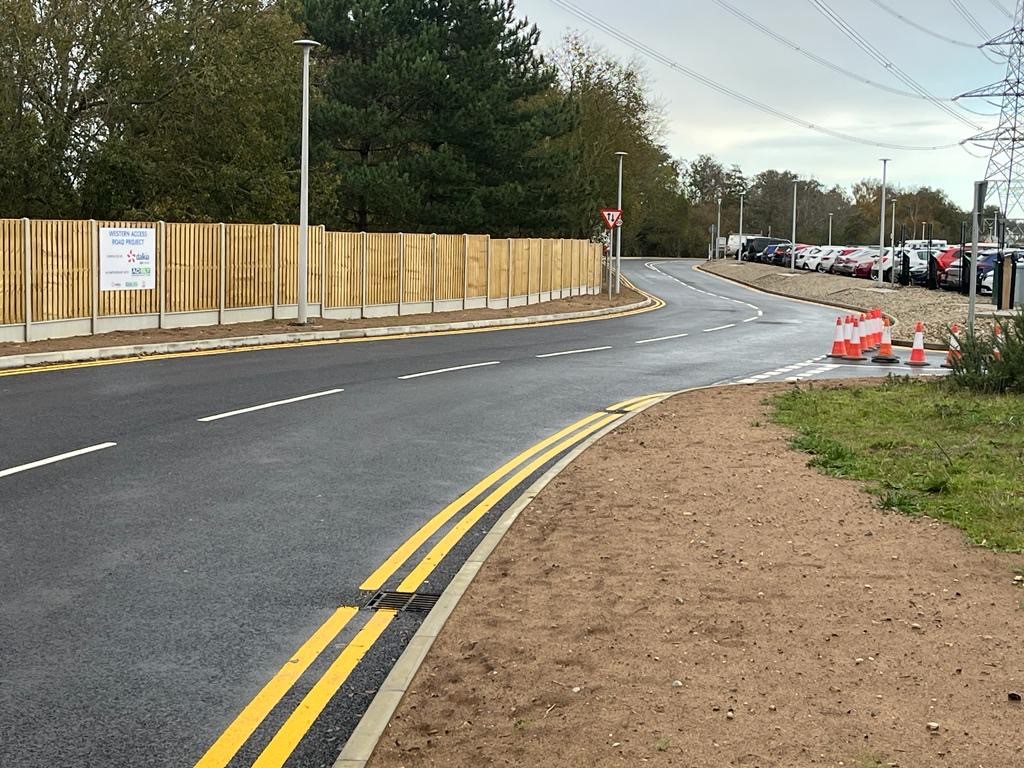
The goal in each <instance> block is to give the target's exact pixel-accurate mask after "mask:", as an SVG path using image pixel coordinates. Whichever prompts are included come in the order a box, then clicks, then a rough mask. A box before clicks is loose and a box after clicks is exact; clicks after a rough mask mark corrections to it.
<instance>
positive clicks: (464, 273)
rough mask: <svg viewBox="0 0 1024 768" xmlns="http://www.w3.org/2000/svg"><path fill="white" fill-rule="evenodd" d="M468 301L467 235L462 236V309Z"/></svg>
mask: <svg viewBox="0 0 1024 768" xmlns="http://www.w3.org/2000/svg"><path fill="white" fill-rule="evenodd" d="M467 301H469V235H463V236H462V308H463V309H465V308H466V302H467ZM484 306H486V304H485V305H484Z"/></svg>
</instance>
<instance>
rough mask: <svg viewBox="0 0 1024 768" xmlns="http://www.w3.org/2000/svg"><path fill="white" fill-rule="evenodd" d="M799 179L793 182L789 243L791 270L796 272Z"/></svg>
mask: <svg viewBox="0 0 1024 768" xmlns="http://www.w3.org/2000/svg"><path fill="white" fill-rule="evenodd" d="M799 183H800V181H799V180H797V181H794V182H793V237H792V240H791V241H790V244H789V271H790V272H796V188H797V185H798V184H799Z"/></svg>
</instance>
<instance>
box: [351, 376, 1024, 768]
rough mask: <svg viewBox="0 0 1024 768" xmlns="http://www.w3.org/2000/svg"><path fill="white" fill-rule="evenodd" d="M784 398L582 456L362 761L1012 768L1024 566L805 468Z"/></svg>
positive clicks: (708, 395) (745, 393) (677, 405)
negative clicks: (786, 425) (776, 407)
mask: <svg viewBox="0 0 1024 768" xmlns="http://www.w3.org/2000/svg"><path fill="white" fill-rule="evenodd" d="M783 386H785V385H768V386H760V387H730V388H723V389H715V390H704V391H698V392H693V393H689V394H685V395H681V396H678V397H676V398H673V399H672V400H670V401H668V402H667V403H665V404H663V405H660V406H658V407H656V408H654V409H651V410H650V411H648V412H647V413H645V414H643V415H642V416H641V417H639V418H636V419H634V420H632V421H631V422H629V423H628V424H626V425H625V426H624V427H622V428H620V429H619V430H617V431H616V432H614V433H613V434H611V435H609V436H607V437H605V438H604V439H603V440H601V441H600V442H599V443H598V444H597V445H596V446H594V447H593V448H591V449H590V450H588V451H587V452H586V453H585V454H584V455H583V456H581V457H580V458H579V459H577V460H576V461H575V462H574V463H573V464H572V465H571V466H570V467H569V468H568V469H567V470H566V471H565V472H564V473H563V474H562V475H560V476H559V477H558V478H557V479H556V480H555V481H554V482H553V483H552V484H551V485H550V486H549V487H548V488H547V489H546V490H545V491H543V492H542V493H541V494H540V496H538V498H537V499H536V500H535V501H534V502H533V503H532V504H531V505H530V506H529V507H528V508H527V509H526V510H524V512H523V513H522V514H521V516H520V517H519V519H518V521H517V522H516V524H515V525H514V527H513V528H512V530H511V531H510V532H509V534H508V535H507V536H506V537H505V539H504V540H503V542H502V543H501V545H500V546H499V547H498V549H497V550H496V551H495V553H494V554H493V555H492V556H491V558H490V559H489V560H488V562H487V563H486V564H485V566H484V568H483V569H482V571H481V572H480V575H479V576H478V578H477V580H476V581H475V582H474V583H473V585H472V586H471V587H470V589H469V591H468V592H467V594H466V596H465V598H464V599H463V601H462V602H461V603H460V604H459V606H458V607H457V609H456V611H455V613H454V615H453V616H452V619H451V621H450V622H449V624H448V625H447V626H446V627H445V629H444V631H443V633H442V635H441V637H440V638H439V640H438V641H437V643H436V644H435V646H434V648H433V649H432V651H431V652H430V654H429V656H428V658H427V660H426V662H425V663H424V665H423V666H422V668H421V669H420V671H419V673H418V675H417V677H416V679H415V681H414V682H413V685H412V689H411V691H410V693H409V694H408V695H407V697H406V698H405V700H404V701H403V702H402V704H401V706H400V707H399V710H398V712H397V713H396V715H395V717H394V718H393V720H392V722H391V724H390V725H389V726H388V728H387V730H386V732H385V734H384V736H383V738H382V740H381V743H380V745H379V747H378V749H377V752H376V754H375V756H374V758H373V759H372V760H371V762H370V765H371V766H373V768H396V767H397V766H467V767H468V766H474V767H475V766H491V765H494V766H497V765H515V766H575V765H585V766H622V765H630V766H633V765H641V764H644V765H652V766H660V765H664V766H669V765H672V766H709V767H710V766H715V767H716V768H719V767H721V766H759V767H760V768H769V767H777V768H793V767H796V766H811V765H813V766H902V767H904V768H908V767H916V766H920V767H921V768H925V767H926V766H929V767H930V766H936V765H949V766H993V767H995V766H1010V765H1020V764H1022V763H1024V743H1022V742H1021V739H1019V738H1018V737H1017V734H1019V733H1020V732H1021V727H1022V721H1024V709H1022V705H1021V704H1020V703H1019V702H1013V701H1010V700H1009V696H1008V694H1009V693H1010V692H1011V691H1014V692H1019V691H1020V690H1021V688H1022V687H1024V657H1022V656H1021V654H1020V653H1019V648H1020V637H1021V631H1022V629H1024V610H1022V607H1021V602H1020V601H1021V600H1022V598H1024V591H1022V590H1021V589H1019V588H1017V587H1015V586H1013V583H1012V578H1013V574H1012V573H1011V569H1012V568H1013V567H1015V566H1019V565H1020V561H1021V558H1020V557H1019V556H1016V557H1014V556H1009V555H997V554H994V553H992V552H989V551H986V550H980V549H977V548H971V547H969V546H967V545H965V543H964V541H963V539H962V537H961V535H960V534H959V533H958V532H956V531H954V530H951V529H949V528H947V527H946V526H944V525H941V524H939V523H936V522H934V521H931V520H929V519H916V520H915V519H910V518H906V517H902V516H898V515H894V514H885V513H882V512H881V511H879V510H878V509H877V508H876V507H875V506H874V505H873V502H872V499H871V498H870V497H869V496H867V495H866V494H865V493H864V492H863V491H861V490H860V488H859V487H858V485H857V484H856V483H854V482H851V481H843V480H836V479H833V478H829V477H825V476H823V475H820V474H818V473H817V472H816V471H814V470H812V469H809V468H808V467H807V466H806V463H807V456H805V455H803V454H798V453H795V452H793V451H791V450H790V449H789V448H788V444H787V440H788V434H787V433H786V432H785V431H784V430H783V429H782V428H779V427H776V426H774V425H770V424H768V422H767V421H766V418H765V414H766V408H767V406H766V405H765V404H764V397H765V396H766V395H767V394H769V393H771V392H773V391H779V390H780V389H781V388H782V387H783ZM723 435H724V436H728V437H727V439H725V440H723V439H722V438H723ZM929 724H932V725H931V726H930V725H929Z"/></svg>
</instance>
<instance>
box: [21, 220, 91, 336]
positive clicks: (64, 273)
mask: <svg viewBox="0 0 1024 768" xmlns="http://www.w3.org/2000/svg"><path fill="white" fill-rule="evenodd" d="M89 232H90V226H89V222H88V221H56V220H41V221H33V222H32V223H31V225H30V239H31V251H32V321H33V322H39V321H43V320H71V319H73V318H81V317H90V316H91V315H92V268H91V265H90V260H91V259H90V254H91V253H92V249H91V247H90V244H89V241H90V238H89Z"/></svg>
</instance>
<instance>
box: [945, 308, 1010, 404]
mask: <svg viewBox="0 0 1024 768" xmlns="http://www.w3.org/2000/svg"><path fill="white" fill-rule="evenodd" d="M997 328H998V329H999V331H1001V333H997V330H996V329H997ZM956 338H957V341H958V342H959V343H960V356H959V357H958V358H954V359H953V361H952V365H953V374H952V376H951V380H952V382H953V384H954V385H955V386H959V387H963V388H965V389H970V390H973V391H975V392H993V393H1003V392H1014V393H1024V307H1022V308H1019V309H1018V310H1017V312H1016V313H1015V314H1014V315H1013V316H1012V317H1010V318H1008V319H1006V320H1002V321H999V322H997V323H996V326H994V327H992V328H986V329H985V330H984V331H982V332H980V333H972V332H970V331H967V332H966V333H963V334H960V335H957V337H956Z"/></svg>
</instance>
